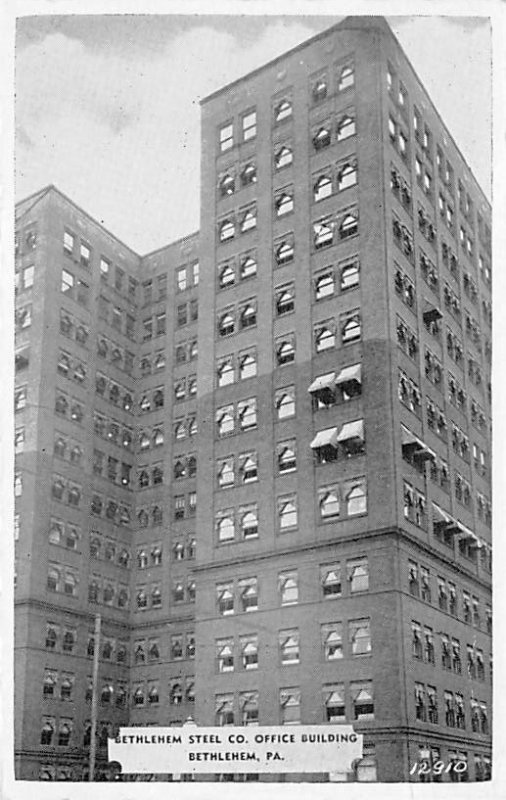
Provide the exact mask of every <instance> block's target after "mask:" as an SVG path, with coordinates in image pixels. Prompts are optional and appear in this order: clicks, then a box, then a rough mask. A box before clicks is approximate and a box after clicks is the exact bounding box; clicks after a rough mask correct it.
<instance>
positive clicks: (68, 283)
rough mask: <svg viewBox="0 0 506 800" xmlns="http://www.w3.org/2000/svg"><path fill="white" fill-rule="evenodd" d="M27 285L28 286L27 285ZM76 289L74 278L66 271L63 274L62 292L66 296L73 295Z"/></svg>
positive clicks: (63, 270)
mask: <svg viewBox="0 0 506 800" xmlns="http://www.w3.org/2000/svg"><path fill="white" fill-rule="evenodd" d="M25 285H26V284H25ZM73 288H74V276H73V275H72V273H71V272H68V271H67V270H66V269H62V272H61V290H62V292H63V293H64V294H71V292H72V290H73Z"/></svg>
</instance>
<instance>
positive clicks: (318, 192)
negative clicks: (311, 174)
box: [313, 175, 332, 203]
mask: <svg viewBox="0 0 506 800" xmlns="http://www.w3.org/2000/svg"><path fill="white" fill-rule="evenodd" d="M331 194H332V178H331V177H330V176H329V175H320V177H319V178H318V179H317V181H316V182H315V183H314V185H313V200H314V201H315V203H317V202H318V201H319V200H324V199H325V198H326V197H330V196H331Z"/></svg>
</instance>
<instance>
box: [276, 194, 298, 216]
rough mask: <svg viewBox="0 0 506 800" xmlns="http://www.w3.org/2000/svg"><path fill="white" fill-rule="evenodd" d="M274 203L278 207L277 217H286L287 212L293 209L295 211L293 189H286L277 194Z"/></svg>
mask: <svg viewBox="0 0 506 800" xmlns="http://www.w3.org/2000/svg"><path fill="white" fill-rule="evenodd" d="M274 205H275V207H276V216H277V217H284V216H285V214H289V213H290V212H291V211H293V206H294V203H293V191H292V190H285V191H283V192H281V194H279V195H277V196H276V198H275V201H274Z"/></svg>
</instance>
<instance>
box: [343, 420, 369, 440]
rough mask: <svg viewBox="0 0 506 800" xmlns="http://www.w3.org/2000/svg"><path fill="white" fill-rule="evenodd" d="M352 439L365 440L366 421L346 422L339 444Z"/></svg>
mask: <svg viewBox="0 0 506 800" xmlns="http://www.w3.org/2000/svg"><path fill="white" fill-rule="evenodd" d="M350 439H361V440H362V441H363V440H364V420H363V419H356V420H355V421H354V422H345V423H344V425H343V427H342V428H341V431H340V433H339V436H338V437H337V441H338V442H347V441H349V440H350Z"/></svg>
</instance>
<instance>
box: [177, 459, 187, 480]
mask: <svg viewBox="0 0 506 800" xmlns="http://www.w3.org/2000/svg"><path fill="white" fill-rule="evenodd" d="M185 475H186V464H185V462H184V461H176V463H175V464H174V478H175V479H176V480H177V479H178V478H184V477H185Z"/></svg>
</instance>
